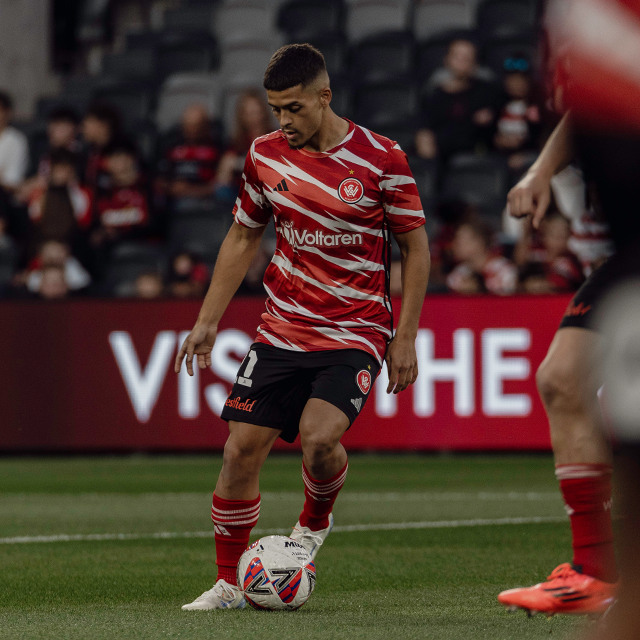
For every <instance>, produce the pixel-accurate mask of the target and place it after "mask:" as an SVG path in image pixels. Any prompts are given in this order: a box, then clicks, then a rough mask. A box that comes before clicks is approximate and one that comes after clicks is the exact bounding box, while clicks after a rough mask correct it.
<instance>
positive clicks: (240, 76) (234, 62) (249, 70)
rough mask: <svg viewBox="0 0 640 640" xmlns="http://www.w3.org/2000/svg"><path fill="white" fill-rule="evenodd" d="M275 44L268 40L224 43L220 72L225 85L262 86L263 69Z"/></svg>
mask: <svg viewBox="0 0 640 640" xmlns="http://www.w3.org/2000/svg"><path fill="white" fill-rule="evenodd" d="M277 48H278V47H277V45H276V44H275V43H273V42H271V41H269V40H251V41H245V42H232V43H227V44H226V45H224V47H223V50H222V65H221V67H220V73H221V76H222V78H223V81H224V83H225V85H226V86H234V87H238V86H243V85H244V86H248V85H257V86H259V87H261V86H262V79H263V78H264V71H265V69H266V68H267V65H268V64H269V60H270V59H271V56H272V54H273V53H274V51H275V50H276V49H277Z"/></svg>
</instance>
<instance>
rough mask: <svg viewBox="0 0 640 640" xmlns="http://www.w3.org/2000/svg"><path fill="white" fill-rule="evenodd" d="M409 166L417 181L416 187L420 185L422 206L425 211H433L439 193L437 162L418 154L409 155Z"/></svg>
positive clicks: (419, 191)
mask: <svg viewBox="0 0 640 640" xmlns="http://www.w3.org/2000/svg"><path fill="white" fill-rule="evenodd" d="M409 167H410V168H411V173H412V174H413V178H414V180H415V181H416V187H418V193H419V194H420V201H421V202H422V208H423V209H424V210H425V212H427V211H428V212H430V213H432V212H433V211H434V209H435V205H436V201H437V195H438V190H437V189H438V186H437V167H436V162H435V161H434V160H425V159H423V158H419V157H417V156H409Z"/></svg>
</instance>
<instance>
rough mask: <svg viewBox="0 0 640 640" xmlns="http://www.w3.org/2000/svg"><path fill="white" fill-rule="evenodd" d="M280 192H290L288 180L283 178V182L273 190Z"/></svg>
mask: <svg viewBox="0 0 640 640" xmlns="http://www.w3.org/2000/svg"><path fill="white" fill-rule="evenodd" d="M276 189H277V190H278V191H289V187H287V182H286V180H285V179H284V178H283V179H282V182H278V184H277V185H276V186H275V187H274V188H273V190H274V191H275V190H276Z"/></svg>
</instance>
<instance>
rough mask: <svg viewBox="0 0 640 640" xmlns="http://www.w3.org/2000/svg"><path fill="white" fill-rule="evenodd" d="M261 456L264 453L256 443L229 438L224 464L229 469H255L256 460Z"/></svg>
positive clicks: (225, 447) (225, 448)
mask: <svg viewBox="0 0 640 640" xmlns="http://www.w3.org/2000/svg"><path fill="white" fill-rule="evenodd" d="M261 456H262V451H261V449H260V448H259V447H258V446H257V445H256V443H254V442H250V441H245V440H238V439H234V438H229V439H228V440H227V442H226V444H225V445H224V455H223V464H224V465H225V466H226V467H227V468H230V467H233V468H236V469H239V468H243V467H249V468H255V467H256V460H258V459H260V458H261Z"/></svg>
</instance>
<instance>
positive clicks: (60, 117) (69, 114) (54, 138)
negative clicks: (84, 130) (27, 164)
mask: <svg viewBox="0 0 640 640" xmlns="http://www.w3.org/2000/svg"><path fill="white" fill-rule="evenodd" d="M79 123H80V119H79V118H78V114H77V113H76V112H75V111H74V110H73V109H69V108H67V107H61V108H59V109H54V110H53V111H52V112H51V113H50V114H49V117H48V118H47V141H46V144H45V145H44V148H43V145H42V144H40V145H39V146H36V148H32V149H31V152H32V174H33V175H32V177H31V178H29V179H27V180H25V182H24V183H23V184H22V186H21V187H20V190H19V193H18V197H19V199H20V200H21V201H22V202H29V200H31V198H32V196H33V192H34V190H36V189H38V188H40V189H44V188H45V187H46V185H47V181H48V179H49V173H50V171H51V154H52V153H54V152H55V151H57V150H58V149H64V150H66V151H70V152H72V153H80V142H79V140H78V124H79ZM79 160H80V159H79V157H78V168H80V162H79Z"/></svg>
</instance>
